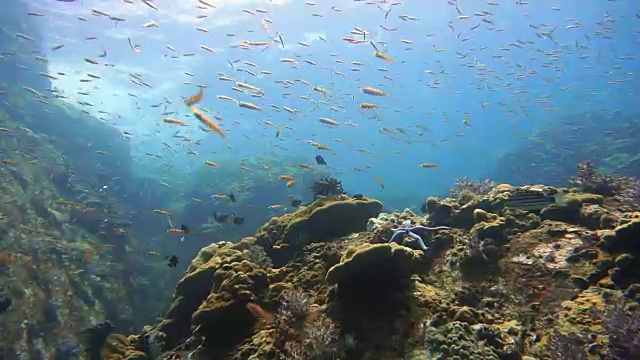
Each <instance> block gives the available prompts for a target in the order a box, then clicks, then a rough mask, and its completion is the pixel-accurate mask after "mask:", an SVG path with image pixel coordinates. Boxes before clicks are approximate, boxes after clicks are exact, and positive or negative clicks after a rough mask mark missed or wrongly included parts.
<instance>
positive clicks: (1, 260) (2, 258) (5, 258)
mask: <svg viewBox="0 0 640 360" xmlns="http://www.w3.org/2000/svg"><path fill="white" fill-rule="evenodd" d="M15 264H16V257H15V256H13V255H10V254H9V253H7V252H5V251H2V252H0V265H15Z"/></svg>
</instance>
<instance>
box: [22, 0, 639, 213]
mask: <svg viewBox="0 0 640 360" xmlns="http://www.w3.org/2000/svg"><path fill="white" fill-rule="evenodd" d="M149 4H150V5H148V4H145V3H144V2H141V1H137V0H135V1H120V0H109V1H98V0H79V1H73V2H60V1H55V0H42V1H38V2H29V7H30V8H31V10H32V11H34V12H39V13H42V14H43V15H44V16H42V17H37V19H36V22H38V23H39V24H40V25H41V26H43V27H44V31H43V34H42V36H43V37H44V39H43V40H44V44H46V45H45V49H44V53H45V54H46V57H47V59H48V61H49V62H48V67H49V73H50V74H53V75H55V74H56V73H58V72H62V73H64V74H65V75H64V76H58V75H56V77H57V78H58V79H57V80H54V81H53V82H52V84H53V85H54V86H55V87H56V88H57V89H59V90H60V91H61V93H63V94H64V95H65V96H67V97H68V99H67V100H68V101H69V102H71V103H74V104H76V103H77V101H88V102H90V103H92V104H93V105H94V106H92V107H91V108H87V109H86V110H88V111H89V112H91V113H92V114H95V115H96V116H97V117H99V118H101V119H103V121H106V122H108V123H111V124H113V125H114V126H116V127H118V128H119V129H120V130H121V131H122V132H127V134H131V135H127V136H128V137H130V142H131V144H132V156H133V157H134V158H135V162H136V164H137V166H136V168H137V169H145V170H144V171H145V172H147V171H152V172H153V171H156V172H158V173H161V172H163V171H164V169H165V168H164V167H166V166H169V165H170V166H171V170H170V172H169V173H164V174H157V176H159V177H162V178H163V179H164V180H167V181H168V182H171V183H177V184H182V183H183V182H186V181H188V179H189V178H190V177H192V176H194V175H193V174H194V173H195V172H196V171H197V170H201V168H202V166H203V165H202V164H203V162H204V161H205V160H210V161H213V162H216V163H217V164H219V168H220V169H222V168H229V167H238V166H239V164H241V163H242V162H243V161H253V162H255V164H258V165H259V164H262V165H264V166H269V167H274V166H276V165H279V166H294V167H295V166H296V165H297V164H298V163H309V164H312V165H314V166H316V164H314V160H313V159H314V157H315V156H316V155H318V154H320V155H322V156H324V157H325V159H326V161H327V163H328V164H329V167H328V169H327V170H328V172H329V173H330V174H333V175H335V176H337V177H339V178H340V179H341V180H342V182H343V184H344V187H345V188H346V189H348V190H349V191H351V192H355V193H364V194H367V195H369V196H372V197H375V198H378V199H380V200H382V201H383V202H385V204H387V205H388V206H391V207H394V208H402V207H405V206H415V205H416V204H417V203H418V202H419V201H421V200H422V199H423V198H424V196H425V195H430V194H433V195H438V194H446V191H447V189H448V188H449V187H450V186H451V184H452V182H453V180H454V179H455V178H460V177H463V176H468V177H470V178H483V177H486V176H490V175H491V172H492V168H493V166H494V163H495V161H496V159H497V158H498V157H499V156H500V155H501V154H503V153H504V152H505V151H507V150H508V149H511V148H513V147H516V146H517V145H518V144H519V143H520V142H521V141H522V140H523V139H526V138H527V137H529V136H530V135H531V134H532V133H533V132H534V131H536V130H537V129H539V128H541V127H542V128H544V127H546V126H553V125H554V122H555V121H556V120H557V119H559V118H561V117H562V116H564V115H566V114H571V113H573V112H575V110H576V109H584V110H593V111H599V112H605V113H612V112H615V111H618V110H621V109H624V108H625V107H627V106H629V104H630V103H632V102H633V101H634V99H636V98H637V92H638V89H637V81H636V78H637V75H636V74H637V72H638V67H639V65H638V63H637V61H636V60H635V56H636V53H637V43H638V36H640V35H639V34H638V21H639V19H638V16H639V15H638V9H637V7H638V6H637V4H635V3H634V2H632V1H601V2H597V3H596V2H590V3H589V5H588V6H585V3H584V2H583V1H577V0H572V1H564V2H562V3H561V4H555V5H554V4H551V3H544V4H542V3H539V2H527V1H521V0H509V1H504V0H502V1H495V2H491V1H477V0H464V1H449V2H445V1H400V2H391V1H315V2H311V1H308V2H304V1H298V0H290V1H223V0H218V1H211V2H207V1H203V2H198V1H196V0H193V1H181V2H174V1H165V0H155V1H152V2H151V1H150V2H149ZM210 5H211V6H210ZM154 8H155V9H154ZM92 10H95V11H93V12H92ZM110 17H111V18H110ZM114 19H115V20H114ZM151 21H153V22H155V23H156V24H157V27H156V26H147V27H145V26H144V25H145V24H147V25H148V23H150V22H151ZM197 28H200V30H198V29H197ZM354 29H360V30H362V31H364V32H365V33H362V32H360V30H355V31H354ZM204 30H206V32H205V31H204ZM23 33H25V34H28V33H29V29H24V31H23ZM345 36H351V37H352V38H353V39H354V41H355V42H356V43H355V44H354V43H351V42H349V41H345V40H343V37H345ZM280 39H282V42H281V41H280ZM360 40H361V41H360ZM252 41H254V42H265V44H266V45H263V46H250V45H246V44H247V43H248V42H252ZM369 41H373V42H374V43H375V45H376V47H377V48H378V49H380V51H381V52H383V53H385V54H386V55H388V56H389V57H391V58H392V59H394V60H395V62H388V61H385V60H382V59H380V58H377V57H375V56H373V52H374V48H373V47H372V45H371V44H370V42H369ZM59 44H60V45H61V44H64V47H62V48H60V49H58V50H51V49H52V48H54V47H55V46H56V45H59ZM243 44H244V45H243ZM201 46H205V47H207V48H209V49H211V50H213V51H208V50H205V49H203V48H202V47H201ZM171 49H174V50H175V51H173V50H171ZM99 55H104V57H99ZM85 58H92V59H96V60H98V61H99V62H100V65H94V64H90V63H87V62H85V61H84V60H83V59H85ZM281 58H292V59H294V60H296V61H297V63H295V64H292V63H285V62H281V61H280V59H281ZM307 61H310V62H313V63H314V64H315V65H312V64H311V63H309V62H307ZM354 62H359V63H362V65H358V63H355V64H354ZM105 64H110V65H109V66H104V65H105ZM379 68H383V69H384V70H380V69H379ZM244 70H248V71H251V72H252V73H253V75H252V74H251V73H249V72H248V71H244ZM261 71H268V73H261ZM88 72H91V73H93V74H95V75H97V76H99V77H100V78H99V79H95V80H94V81H91V82H85V83H81V82H79V81H80V80H81V79H83V78H85V77H86V74H87V73H88ZM132 74H137V75H135V76H138V77H139V78H140V79H143V80H144V82H145V83H147V84H148V85H149V86H148V87H147V86H144V85H137V84H135V83H134V82H132V80H134V81H135V78H134V77H132ZM221 75H222V76H227V77H230V78H232V79H233V81H232V82H229V81H222V80H219V79H218V78H219V77H220V76H221ZM298 80H302V81H304V82H306V83H308V85H307V84H305V83H303V82H301V81H298ZM235 81H238V82H245V83H248V84H250V85H253V86H255V87H257V88H259V89H261V90H262V91H263V92H264V95H263V96H260V97H251V96H250V94H248V92H247V93H239V92H237V91H234V90H232V87H233V86H234V82H235ZM286 81H290V82H286ZM199 84H200V85H204V86H206V89H205V96H204V99H203V100H202V102H201V104H199V105H198V106H199V107H201V108H202V109H205V110H207V111H209V112H210V114H211V115H212V116H213V115H216V116H219V122H220V123H221V126H222V128H223V129H224V130H225V131H226V132H227V139H226V140H223V139H222V138H220V137H219V136H217V135H215V134H213V135H212V134H207V133H204V132H202V131H200V130H198V125H197V121H196V120H195V119H194V118H193V117H191V116H190V115H191V114H190V111H189V109H188V108H187V107H185V106H184V104H183V101H184V100H183V99H184V98H186V97H188V96H191V95H193V94H195V93H196V92H197V85H199ZM316 86H318V87H322V88H324V89H326V90H327V92H328V95H327V96H325V95H323V94H322V93H320V92H317V91H314V90H313V87H316ZM363 86H370V87H375V88H379V89H381V90H383V91H384V92H386V93H388V96H384V97H374V96H370V95H366V94H364V93H363V92H362V91H361V90H360V88H361V87H363ZM79 92H82V93H85V94H87V93H88V94H90V95H81V94H79ZM218 95H226V96H231V97H234V98H236V99H238V100H241V101H249V102H252V103H254V104H256V105H258V106H260V107H261V108H262V109H263V110H261V111H252V110H249V109H246V108H241V107H239V106H238V105H237V104H236V103H234V102H233V101H228V100H220V99H218V98H217V97H216V96H218ZM303 97H304V98H303ZM364 102H369V103H375V104H376V105H378V106H379V107H378V108H377V109H365V110H363V109H360V108H359V106H358V105H359V104H360V103H364ZM272 104H273V105H275V106H277V109H276V108H273V107H271V105H272ZM285 106H286V107H289V108H293V109H297V110H299V111H298V112H297V113H289V112H287V111H285V110H283V107H285ZM98 111H102V112H98ZM162 113H171V114H170V115H168V116H170V117H173V118H176V119H181V120H183V121H185V122H187V123H189V125H190V126H189V127H185V128H180V127H176V126H174V125H170V124H164V123H162V120H161V119H162V118H163V117H165V116H163V115H162ZM319 117H328V118H331V119H334V120H335V121H337V122H339V123H341V125H338V126H328V125H324V124H322V123H320V122H319V121H318V118H319ZM266 121H268V122H270V123H271V124H273V125H267V123H266ZM345 123H348V124H345ZM349 124H353V126H352V125H349ZM356 125H357V127H356ZM276 127H277V128H278V129H279V132H280V135H279V137H276V135H275V133H276ZM177 131H180V133H179V134H178V135H185V136H187V138H188V140H187V141H185V139H184V138H176V137H175V135H176V134H177ZM195 141H201V143H200V144H199V145H194V142H195ZM308 141H314V142H316V143H320V144H323V145H326V146H328V147H330V148H331V149H332V151H330V152H329V151H317V150H316V149H315V148H314V147H313V146H311V145H310V144H309V143H308ZM189 149H192V150H194V151H193V152H192V153H191V154H190V153H189V152H188V151H189ZM195 152H197V155H195V154H194V153H195ZM148 153H150V154H158V155H160V156H162V159H160V158H157V157H155V156H150V155H146V154H148ZM424 162H428V163H437V164H438V165H439V167H437V168H421V167H420V164H421V163H424ZM316 167H317V166H316ZM216 170H217V169H212V171H211V175H210V176H211V179H212V180H211V181H220V182H223V183H224V182H225V181H226V179H224V178H219V177H218V175H217V174H216ZM297 170H298V171H297V173H300V170H299V169H297ZM275 175H282V174H275ZM499 180H504V181H508V180H509V179H499ZM381 181H383V182H384V189H382V188H381V185H380V182H381ZM304 191H306V189H300V186H299V187H298V188H295V187H294V188H292V189H291V193H292V194H298V193H302V192H304ZM281 202H283V199H274V204H275V203H281ZM412 202H413V203H412Z"/></svg>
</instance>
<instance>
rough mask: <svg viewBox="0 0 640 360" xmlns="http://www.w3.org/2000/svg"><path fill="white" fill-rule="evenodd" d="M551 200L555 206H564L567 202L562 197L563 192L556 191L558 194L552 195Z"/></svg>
mask: <svg viewBox="0 0 640 360" xmlns="http://www.w3.org/2000/svg"><path fill="white" fill-rule="evenodd" d="M553 200H554V201H555V202H554V203H555V204H556V205H561V206H562V205H564V204H565V203H566V202H567V201H566V199H565V196H564V191H562V190H558V192H557V193H556V194H555V195H553Z"/></svg>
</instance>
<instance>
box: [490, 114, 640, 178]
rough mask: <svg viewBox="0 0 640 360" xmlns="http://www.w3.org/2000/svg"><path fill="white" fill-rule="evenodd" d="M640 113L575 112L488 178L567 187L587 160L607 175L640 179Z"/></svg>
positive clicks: (535, 137)
mask: <svg viewBox="0 0 640 360" xmlns="http://www.w3.org/2000/svg"><path fill="white" fill-rule="evenodd" d="M638 133H640V113H623V112H616V113H613V114H604V113H601V112H588V113H576V114H574V115H571V116H567V117H565V118H562V119H559V120H558V122H557V124H554V125H551V126H546V127H545V128H544V129H541V130H540V131H538V132H537V133H535V134H533V136H532V137H531V138H530V139H529V140H527V141H526V142H524V143H523V144H522V146H520V147H518V148H517V149H515V150H513V151H510V152H507V153H506V154H505V155H503V156H502V157H501V158H500V159H499V160H498V162H497V165H496V167H495V169H494V170H493V171H491V172H490V173H488V174H487V178H490V179H492V180H495V181H498V182H506V183H510V184H531V183H534V184H537V183H540V184H550V185H557V186H564V185H566V184H567V180H568V179H569V178H570V177H572V176H574V175H575V174H576V166H577V164H578V163H581V162H584V161H591V162H593V163H594V164H595V165H596V167H597V168H598V169H600V170H602V171H605V172H608V173H615V174H620V175H628V176H637V175H638V174H640V137H638V136H637V134H638Z"/></svg>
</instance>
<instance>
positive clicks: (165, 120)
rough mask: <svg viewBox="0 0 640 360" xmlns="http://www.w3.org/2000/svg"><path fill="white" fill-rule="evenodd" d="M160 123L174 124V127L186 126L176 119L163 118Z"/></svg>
mask: <svg viewBox="0 0 640 360" xmlns="http://www.w3.org/2000/svg"><path fill="white" fill-rule="evenodd" d="M162 121H164V122H165V123H167V124H176V125H180V126H187V124H185V123H184V122H183V121H181V120H178V119H174V118H163V119H162Z"/></svg>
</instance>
